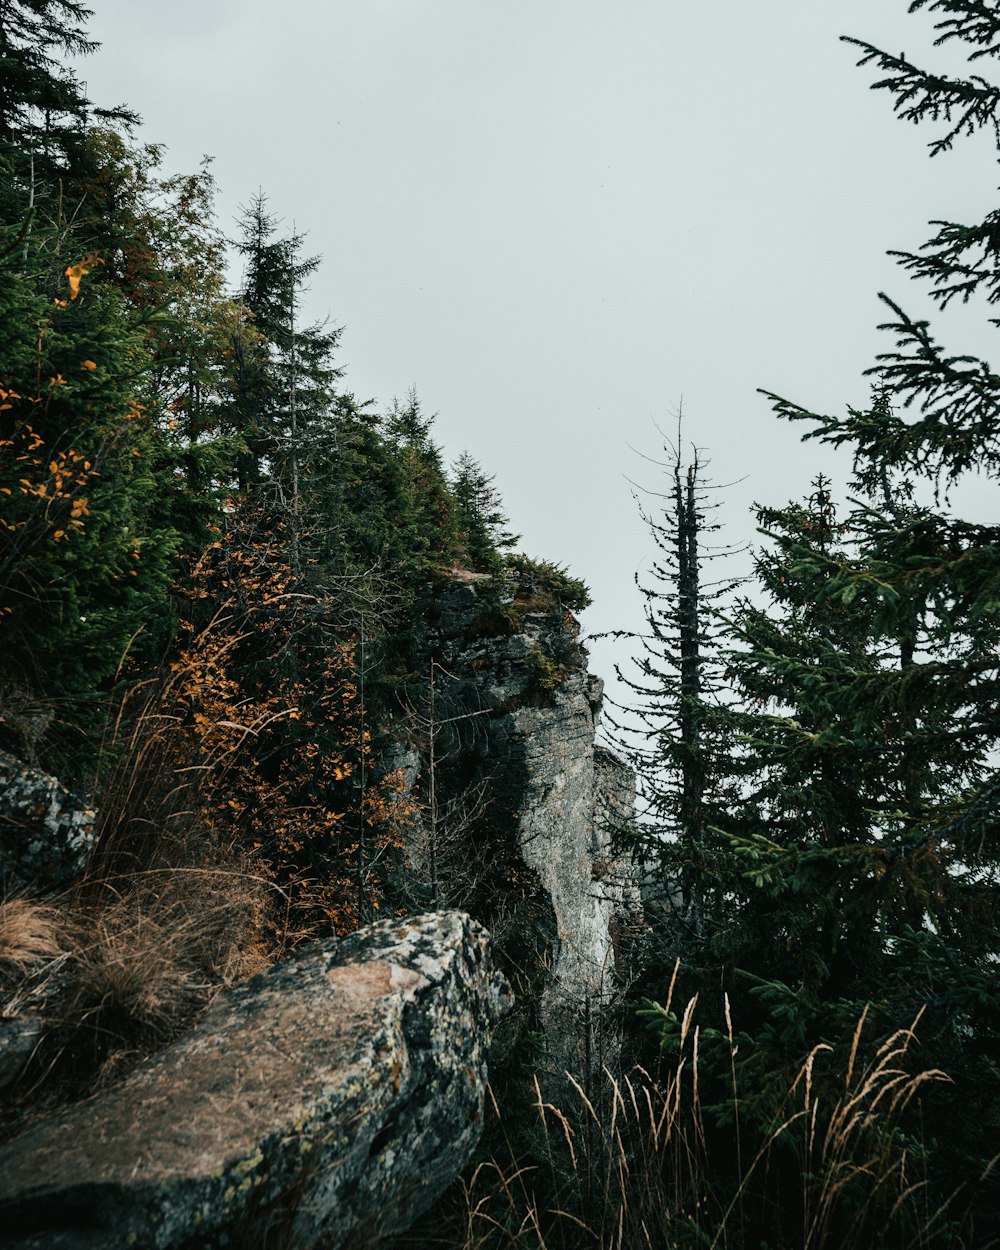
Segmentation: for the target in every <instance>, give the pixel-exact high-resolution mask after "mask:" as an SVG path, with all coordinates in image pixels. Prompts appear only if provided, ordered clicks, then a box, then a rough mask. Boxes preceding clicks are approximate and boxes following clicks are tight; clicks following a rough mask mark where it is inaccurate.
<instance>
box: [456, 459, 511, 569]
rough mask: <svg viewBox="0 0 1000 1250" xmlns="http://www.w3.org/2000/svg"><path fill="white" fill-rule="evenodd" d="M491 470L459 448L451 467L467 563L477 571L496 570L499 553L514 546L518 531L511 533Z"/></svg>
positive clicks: (498, 565) (499, 560)
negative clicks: (488, 471)
mask: <svg viewBox="0 0 1000 1250" xmlns="http://www.w3.org/2000/svg"><path fill="white" fill-rule="evenodd" d="M495 476H496V475H495V474H487V473H486V472H485V470H484V469H483V467H482V465H481V464H480V463H479V461H478V460H476V458H475V457H474V456H473V455H472V453H471V452H469V451H463V452H462V454H461V455H460V456H459V457H458V459H457V460H456V461H455V463H454V464H453V465H452V470H451V489H452V493H453V495H454V497H455V511H456V516H457V520H458V524H459V526H460V527H461V529H462V530H463V531H464V534H465V549H466V553H467V554H466V560H467V562H468V567H469V568H470V569H472V570H474V571H475V572H478V573H498V572H499V571H500V568H501V565H502V561H501V559H500V556H501V553H502V552H504V551H509V550H510V549H511V548H512V547H514V546H516V544H517V541H518V535H517V534H513V533H511V531H510V529H509V528H508V526H509V525H510V521H509V520H508V517H507V514H506V512H505V511H504V508H503V501H502V500H501V498H500V492H499V491H498V490H497V488H496V487H495V486H494V485H493V482H494V480H495Z"/></svg>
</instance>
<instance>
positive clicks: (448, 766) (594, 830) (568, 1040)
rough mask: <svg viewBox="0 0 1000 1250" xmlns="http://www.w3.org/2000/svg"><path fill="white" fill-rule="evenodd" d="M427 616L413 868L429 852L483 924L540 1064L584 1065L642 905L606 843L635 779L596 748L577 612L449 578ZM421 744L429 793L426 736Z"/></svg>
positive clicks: (595, 1053)
mask: <svg viewBox="0 0 1000 1250" xmlns="http://www.w3.org/2000/svg"><path fill="white" fill-rule="evenodd" d="M429 616H430V619H431V621H432V628H431V631H430V635H429V645H428V651H429V655H430V657H431V659H430V661H429V671H430V663H431V662H432V663H433V672H434V721H433V727H434V733H433V744H432V745H433V757H434V770H435V773H436V776H435V801H436V806H437V809H438V811H437V819H436V821H435V829H434V831H433V832H434V835H435V840H436V841H437V843H438V846H437V847H436V848H431V847H429V845H428V841H429V838H428V833H429V831H428V829H427V827H426V826H425V828H424V830H423V847H422V849H418V854H417V857H416V858H417V859H418V860H419V859H422V860H423V866H424V869H425V872H426V867H427V861H428V859H429V855H428V852H429V851H430V850H431V849H434V850H435V852H436V854H435V855H434V859H435V865H434V867H435V869H436V870H437V876H438V878H439V882H438V885H439V889H441V890H443V891H444V893H445V896H446V901H447V902H448V903H450V904H451V903H454V904H457V905H462V906H468V907H471V908H473V909H474V911H475V912H476V913H478V914H480V915H481V916H482V918H483V919H484V920H485V921H486V922H487V923H488V924H490V925H491V927H492V930H493V933H494V938H495V940H496V941H497V943H498V945H499V947H500V949H501V951H503V952H504V953H505V954H506V955H507V957H508V959H509V960H510V961H511V963H512V965H513V966H514V970H515V980H516V981H519V982H520V984H519V985H518V987H517V988H519V989H520V991H521V994H522V995H523V994H524V993H525V989H526V987H530V990H529V993H530V994H531V995H532V996H533V997H534V998H535V1000H536V1002H537V1004H538V1018H537V1020H536V1021H535V1026H536V1027H538V1026H540V1028H541V1030H542V1032H543V1033H544V1034H545V1038H546V1043H547V1050H548V1056H549V1061H550V1064H551V1066H553V1067H555V1068H556V1069H557V1070H558V1069H561V1068H563V1067H571V1068H576V1069H578V1070H579V1069H580V1068H582V1067H588V1066H591V1065H593V1064H594V1063H596V1062H599V1061H600V1059H601V1058H602V1057H604V1056H603V1054H602V1051H603V1049H604V1048H605V1046H606V1042H605V1040H604V1033H603V1031H602V1030H601V1029H600V1028H599V1027H598V1025H599V1019H600V1013H601V1008H602V1006H603V1005H604V1004H605V1003H606V1002H607V1001H608V1000H609V998H610V997H611V996H612V995H613V994H614V993H615V990H616V988H617V987H618V985H619V984H620V981H619V978H618V975H617V974H618V972H619V971H620V961H619V959H618V955H619V953H620V951H621V940H620V939H621V938H622V936H623V935H624V934H625V933H627V932H628V930H629V929H630V928H631V927H632V926H633V925H634V923H635V922H636V920H637V918H638V916H639V913H640V905H639V899H638V890H637V886H636V881H635V878H634V874H633V872H632V870H631V865H630V864H629V863H627V862H626V861H624V860H623V859H620V858H618V857H616V856H615V855H614V853H613V851H612V834H613V831H614V828H615V826H618V827H619V828H620V827H621V825H622V824H623V823H626V822H627V821H628V820H629V819H630V818H631V815H632V808H633V804H634V781H633V778H632V775H631V772H630V770H629V769H628V768H627V767H626V766H625V765H624V764H622V763H621V761H619V760H618V759H617V758H616V757H615V756H614V755H612V754H611V752H609V751H606V750H604V749H603V748H601V747H598V746H595V743H594V732H595V722H596V719H597V716H598V714H599V710H600V704H601V696H602V682H601V681H600V680H599V679H598V678H596V677H594V676H592V675H591V674H589V673H588V672H587V666H586V658H587V657H586V651H585V650H584V648H583V646H582V645H581V643H580V642H579V638H578V634H579V626H578V624H577V622H576V620H575V618H574V617H573V616H572V615H571V614H570V613H568V612H566V611H565V610H564V609H562V608H561V607H560V606H559V604H558V602H557V601H556V599H555V597H554V596H553V595H552V594H550V593H548V592H546V591H545V589H544V588H542V587H538V586H533V585H530V584H529V585H527V586H525V585H521V586H520V587H518V588H517V591H516V593H514V595H513V597H509V598H508V600H507V601H506V602H505V601H504V600H503V599H501V598H499V597H498V596H497V594H496V592H495V591H494V590H492V588H490V587H485V588H484V587H480V586H477V585H476V584H472V585H457V586H453V587H451V588H449V589H447V590H446V591H445V592H444V593H442V594H441V595H440V596H438V598H437V599H436V600H435V601H434V602H433V604H432V605H431V606H430V608H429ZM429 719H430V718H425V722H429ZM421 745H422V748H423V749H422V761H421V777H422V780H423V788H424V789H425V790H426V789H427V784H426V782H427V776H428V772H429V768H430V758H429V756H430V754H431V752H430V750H429V745H430V735H429V734H428V733H427V732H425V733H424V735H423V739H422V743H421ZM463 795H465V796H466V799H465V802H464V804H463V802H462V796H463ZM463 809H464V810H463ZM470 809H471V813H472V814H471V816H470ZM452 811H454V812H457V813H459V815H460V817H461V818H460V819H455V818H454V817H451V818H449V815H450V812H452ZM487 868H489V870H490V871H487ZM490 878H492V883H491V884H490V885H488V888H484V886H486V885H487V883H489V882H490ZM517 971H519V972H520V974H521V975H520V977H518V976H517Z"/></svg>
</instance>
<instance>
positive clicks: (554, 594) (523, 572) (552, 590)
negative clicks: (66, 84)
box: [503, 555, 590, 612]
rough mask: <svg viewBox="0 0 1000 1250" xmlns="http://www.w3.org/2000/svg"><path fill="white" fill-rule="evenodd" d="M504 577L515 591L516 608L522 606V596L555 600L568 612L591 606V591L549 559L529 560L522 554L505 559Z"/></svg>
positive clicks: (580, 610)
mask: <svg viewBox="0 0 1000 1250" xmlns="http://www.w3.org/2000/svg"><path fill="white" fill-rule="evenodd" d="M503 563H504V568H505V570H506V573H507V577H508V578H509V579H510V580H511V581H512V582H513V583H514V585H515V586H516V588H517V596H518V600H516V602H518V601H519V606H521V607H524V606H525V597H526V596H527V597H530V596H531V595H536V596H539V597H540V598H541V599H542V601H543V603H542V605H541V606H543V607H544V606H545V604H544V601H545V600H546V599H547V600H549V601H550V602H551V601H552V600H555V601H556V602H557V603H559V604H561V605H562V607H564V608H566V609H568V610H569V611H570V612H582V611H583V610H584V609H585V608H587V607H589V606H590V590H589V589H588V587H587V586H586V584H585V583H584V582H582V581H581V580H580V579H579V578H578V577H572V576H570V574H569V573H568V572H567V571H566V569H564V568H562V567H561V566H560V565H558V564H553V563H552V562H551V561H549V560H532V559H531V557H530V556H525V555H507V556H504V561H503Z"/></svg>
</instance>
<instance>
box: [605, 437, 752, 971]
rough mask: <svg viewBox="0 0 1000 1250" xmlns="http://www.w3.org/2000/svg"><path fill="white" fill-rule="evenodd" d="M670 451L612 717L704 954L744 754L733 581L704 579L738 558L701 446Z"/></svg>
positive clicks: (690, 930) (680, 927) (651, 841)
mask: <svg viewBox="0 0 1000 1250" xmlns="http://www.w3.org/2000/svg"><path fill="white" fill-rule="evenodd" d="M678 424H680V417H679V418H678ZM664 452H665V453H666V454H667V457H668V458H667V459H666V460H665V461H663V462H659V461H654V462H653V463H654V464H655V465H656V467H657V468H658V469H660V470H662V472H663V476H664V477H665V479H666V481H665V483H664V489H663V490H662V491H657V492H649V494H650V495H651V496H652V497H655V498H659V499H662V500H663V503H662V505H661V507H660V508H659V510H657V511H655V512H654V511H652V510H651V509H649V508H648V507H647V506H645V505H643V504H642V503H640V511H641V514H642V517H643V520H644V521H645V522H646V525H647V527H648V528H649V531H650V533H651V535H652V537H653V539H654V542H655V543H656V548H657V554H656V556H655V558H654V560H653V564H652V569H651V576H650V580H649V582H648V583H647V582H645V581H643V580H642V579H640V577H639V576H638V575H637V576H636V585H637V586H638V588H639V591H640V593H641V595H642V597H643V607H644V613H645V618H646V621H645V627H644V629H643V631H642V632H641V633H619V634H617V635H612V636H616V637H620V638H626V639H628V641H629V642H631V643H632V645H633V646H634V647H636V649H637V652H638V654H637V655H636V656H635V657H634V670H633V669H629V671H627V672H623V671H622V670H621V669H620V668H619V669H618V677H619V679H620V681H621V682H622V684H623V686H624V688H625V689H626V690H627V691H628V696H627V698H628V702H627V703H621V702H619V703H617V704H615V705H614V706H613V707H612V709H611V710H610V711H609V713H608V721H609V724H610V727H611V730H612V734H613V736H614V738H615V745H616V747H617V748H618V749H619V751H621V752H622V753H623V754H624V755H625V756H626V757H627V758H628V759H629V761H630V762H631V764H632V766H633V767H634V768H635V771H636V779H637V783H638V791H639V804H640V810H639V813H638V820H637V822H636V825H635V826H634V828H632V829H630V830H628V831H626V832H627V833H629V834H631V836H632V838H635V837H636V835H638V852H639V854H640V856H641V858H642V859H643V860H645V861H646V862H647V863H648V864H651V865H655V866H656V871H657V873H658V875H659V877H660V880H661V883H662V884H661V887H660V891H659V898H658V904H659V906H660V907H661V909H663V911H664V913H665V915H666V916H669V921H668V924H669V927H670V929H671V931H672V936H671V938H670V943H669V944H670V946H671V948H672V949H673V950H674V951H675V952H676V951H678V950H681V949H685V950H686V951H687V953H688V955H690V956H694V955H695V952H696V950H697V945H698V943H697V941H696V942H694V943H693V944H691V943H689V942H688V940H687V938H688V937H692V938H693V937H695V936H698V937H699V938H700V936H701V933H702V929H703V926H704V924H705V922H706V910H705V906H704V902H705V895H706V892H707V890H709V889H710V887H707V886H706V881H707V880H708V877H709V875H710V874H715V875H716V876H717V875H718V874H719V871H720V857H721V856H724V854H725V850H726V848H725V844H724V843H723V842H722V841H721V840H720V839H719V837H718V835H717V833H716V826H717V825H718V824H719V823H720V821H721V820H722V819H723V818H724V816H725V814H727V813H728V812H729V811H730V810H732V809H733V808H734V807H737V806H738V803H739V799H740V788H739V784H738V782H739V777H740V764H739V759H740V749H739V744H738V741H737V736H736V731H735V729H734V718H733V714H732V712H731V709H730V707H729V706H728V703H727V700H726V698H725V696H724V691H725V683H724V673H723V656H722V646H723V642H724V635H723V630H722V627H721V625H720V622H719V620H718V618H717V610H718V606H719V604H720V603H721V602H723V601H724V600H725V598H726V597H727V596H728V595H729V594H731V593H732V591H733V589H734V585H735V584H734V582H733V581H732V579H731V578H730V579H727V578H722V579H719V578H715V579H713V580H711V581H707V580H706V573H707V570H708V568H709V567H710V566H711V565H712V562H713V561H715V560H717V559H725V558H727V557H731V556H733V555H735V554H736V553H735V551H733V550H732V549H730V548H726V547H721V548H720V547H718V546H712V545H711V544H710V542H709V539H710V536H711V535H712V534H714V533H715V532H716V531H717V530H718V529H719V526H718V524H717V523H716V522H714V521H713V519H712V512H713V511H714V508H715V507H716V506H717V505H716V504H714V503H712V502H710V499H711V492H712V490H713V488H712V486H711V484H709V483H707V482H706V481H705V479H704V469H703V466H702V464H701V461H700V458H699V453H698V451H697V449H694V450H693V451H692V453H691V457H690V459H689V461H688V462H687V463H685V462H684V460H683V458H682V455H681V449H680V440H679V438H678V445H677V446H672V445H670V444H669V443H666V444H665V446H664Z"/></svg>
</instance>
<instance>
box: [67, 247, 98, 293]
mask: <svg viewBox="0 0 1000 1250" xmlns="http://www.w3.org/2000/svg"><path fill="white" fill-rule="evenodd" d="M103 264H104V261H103V260H102V259H101V258H100V256H97V255H91V256H85V257H84V258H83V260H78V261H77V262H76V264H75V265H67V266H66V270H65V274H66V280H67V281H68V282H69V297H70V299H76V297H77V296H78V295H79V294H80V283H81V282H82V281H83V279H84V278H85V277H86V276H87V274H88V273H91V272H92V271H93V270H94V269H96V267H97V266H98V265H103Z"/></svg>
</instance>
